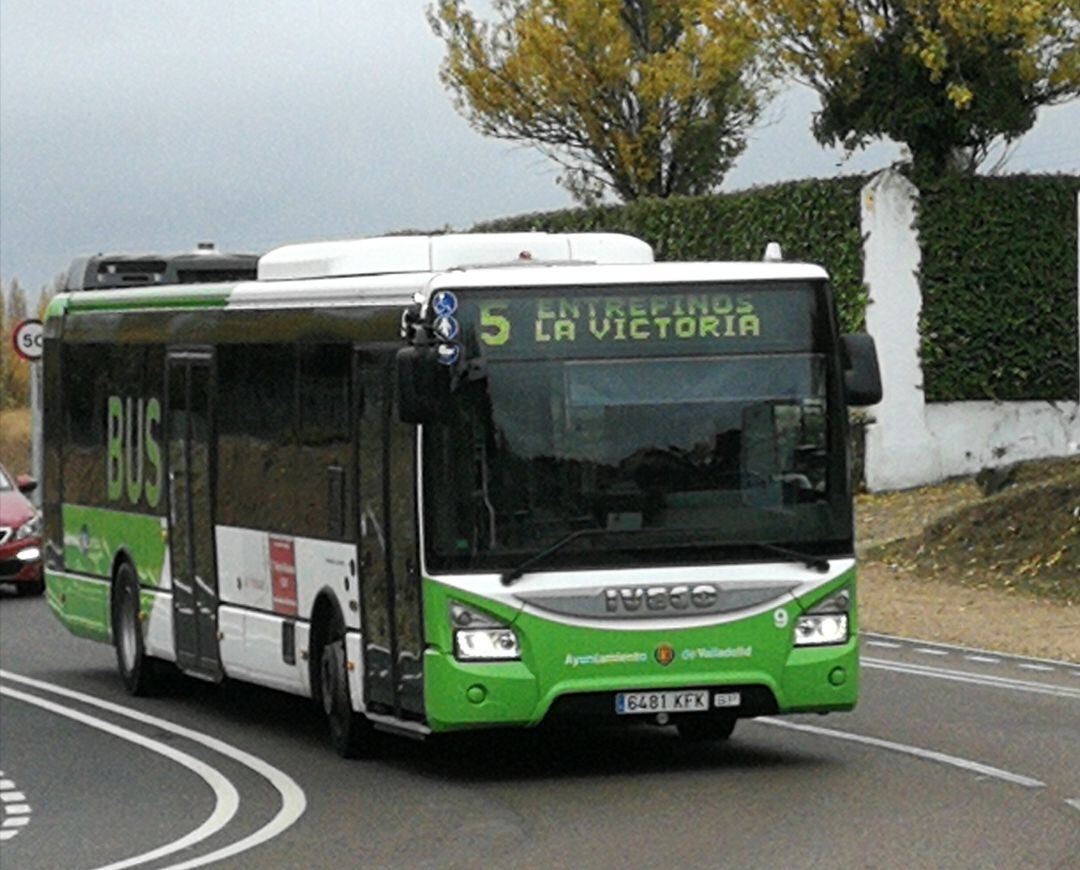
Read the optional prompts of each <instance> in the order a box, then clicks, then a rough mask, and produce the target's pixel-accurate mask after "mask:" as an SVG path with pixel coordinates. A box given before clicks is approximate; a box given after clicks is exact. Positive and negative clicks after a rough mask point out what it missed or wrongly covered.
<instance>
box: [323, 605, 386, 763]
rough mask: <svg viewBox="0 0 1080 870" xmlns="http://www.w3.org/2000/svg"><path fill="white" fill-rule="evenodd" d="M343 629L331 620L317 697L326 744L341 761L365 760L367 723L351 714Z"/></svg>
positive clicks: (369, 731) (368, 751) (369, 737)
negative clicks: (323, 717)
mask: <svg viewBox="0 0 1080 870" xmlns="http://www.w3.org/2000/svg"><path fill="white" fill-rule="evenodd" d="M346 660H347V656H346V653H345V627H344V626H343V625H342V624H341V621H340V619H339V618H338V617H336V616H335V617H334V620H333V622H332V624H331V625H330V628H329V631H328V633H327V638H326V643H325V644H324V645H323V648H322V657H321V660H320V662H319V690H320V691H319V694H320V696H321V697H322V707H323V712H324V713H325V714H326V722H327V724H328V725H329V727H330V742H331V743H332V744H333V746H334V749H335V751H336V752H337V754H338V755H340V756H341V757H342V758H365V757H368V756H370V755H371V754H372V749H373V746H372V744H373V740H372V738H373V736H374V734H373V731H374V729H373V728H372V727H371V723H370V722H369V721H368V720H367V719H366V718H365V717H364V716H361V715H360V714H359V713H356V712H354V711H353V708H352V703H351V701H350V699H349V673H348V670H347V668H346Z"/></svg>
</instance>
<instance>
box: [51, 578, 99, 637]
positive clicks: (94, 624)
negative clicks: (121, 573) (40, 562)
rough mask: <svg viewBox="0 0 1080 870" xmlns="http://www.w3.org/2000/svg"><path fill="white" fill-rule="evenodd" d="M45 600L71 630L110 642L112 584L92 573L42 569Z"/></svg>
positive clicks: (77, 633)
mask: <svg viewBox="0 0 1080 870" xmlns="http://www.w3.org/2000/svg"><path fill="white" fill-rule="evenodd" d="M45 589H46V596H47V598H46V600H47V601H48V602H49V607H50V608H52V611H53V613H55V614H56V617H57V619H59V620H60V621H61V622H62V623H63V624H64V625H65V626H66V627H67V630H68V631H70V632H71V633H72V634H75V635H78V636H79V637H88V638H90V639H91V640H99V641H102V642H104V643H112V619H111V618H110V605H111V591H112V590H111V584H110V583H109V582H108V581H106V580H99V579H96V578H93V577H78V576H76V575H74V574H65V573H62V572H59V571H46V572H45Z"/></svg>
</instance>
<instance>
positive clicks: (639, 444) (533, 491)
mask: <svg viewBox="0 0 1080 870" xmlns="http://www.w3.org/2000/svg"><path fill="white" fill-rule="evenodd" d="M666 298H667V304H668V308H669V309H670V308H671V307H672V306H673V305H674V303H673V301H672V300H673V299H675V298H678V297H675V296H673V295H671V294H668V295H667V297H666ZM733 298H734V297H733ZM793 298H796V299H798V301H799V304H798V305H795V306H792V307H789V309H788V311H789V313H790V312H791V311H794V312H795V314H794V319H795V320H799V319H800V318H799V312H800V311H802V312H804V318H803V320H802V324H801V326H802V329H801V330H797V329H794V328H792V327H791V324H790V322H789V323H788V324H787V326H786V327H785V330H786V338H784V339H783V347H782V349H781V348H780V347H778V346H777V344H778V343H779V342H778V340H777V339H776V336H775V334H773V335H766V336H765V338H766V339H768V340H769V341H770V342H772V345H771V346H770V347H769V350H770V352H768V353H759V352H754V351H755V349H756V348H755V342H753V341H750V342H748V343H745V344H742V345H740V346H739V347H738V349H737V350H738V351H739V352H729V353H723V354H717V353H715V352H714V353H712V354H706V353H703V352H702V351H703V350H706V349H707V345H708V342H703V341H702V337H701V336H700V335H695V336H694V340H687V341H686V342H685V343H684V344H679V343H678V342H677V341H671V342H666V341H660V340H657V341H647V342H646V341H642V342H640V343H639V342H633V341H630V340H628V341H627V342H626V343H625V344H620V345H614V346H613V347H614V348H615V351H613V350H611V349H608V351H607V353H606V354H605V355H603V356H601V355H600V354H599V353H598V352H597V350H596V348H595V345H594V344H589V345H587V346H582V347H579V348H577V350H578V351H579V353H574V350H575V348H574V347H573V345H574V344H576V342H569V343H564V344H563V346H562V347H560V348H559V349H558V351H559V356H558V357H557V358H552V357H555V356H556V354H555V353H553V352H547V353H545V354H540V353H537V352H536V350H535V342H533V341H526V342H525V343H524V345H523V346H520V347H519V348H515V349H513V351H512V352H511V351H510V350H509V349H507V348H506V347H505V346H504V345H499V346H498V349H497V350H496V352H494V353H493V352H491V351H490V349H489V348H485V347H484V346H483V345H484V342H483V336H484V332H483V326H484V324H483V315H484V313H485V312H480V313H481V317H480V318H473V317H471V315H470V311H469V309H468V307H467V306H466V305H465V304H464V303H463V306H462V307H463V311H462V322H463V331H464V332H465V333H466V340H465V346H466V353H467V354H469V355H473V356H481V357H485V358H486V371H485V375H484V377H482V378H479V379H476V380H473V381H471V382H468V383H466V384H465V385H464V386H462V387H461V388H460V390H459V391H458V392H457V393H455V394H454V395H453V397H452V399H451V401H452V404H453V407H452V409H451V412H450V414H449V420H448V422H447V423H445V424H436V425H430V426H428V427H426V428H425V430H424V468H423V473H424V482H425V486H424V505H425V507H424V512H425V540H426V554H427V561H428V567H429V568H431V569H432V570H435V571H438V570H444V571H447V570H451V571H454V570H456V571H490V570H504V569H506V568H508V567H511V566H513V565H514V564H517V563H518V562H520V561H521V560H522V559H523V558H528V557H529V556H530V555H531V554H534V553H537V552H540V551H542V550H543V549H545V548H546V547H549V546H551V544H552V543H554V542H556V541H558V540H559V539H561V538H564V537H566V536H567V535H569V534H572V533H574V532H576V531H579V530H585V529H597V530H602V532H603V533H602V534H587V535H586V534H583V535H581V536H579V537H578V538H577V539H575V540H573V541H571V542H569V543H568V544H567V545H566V546H565V547H560V548H559V549H558V552H556V553H553V554H552V556H551V559H550V561H548V560H545V565H544V567H560V568H568V567H599V566H618V565H635V564H677V563H683V562H701V561H723V560H724V559H726V558H734V557H738V558H743V559H745V558H753V559H761V558H763V556H762V554H761V552H760V550H759V551H758V552H750V551H752V550H753V549H754V546H753V545H754V544H755V543H760V542H771V543H776V544H790V545H795V546H798V547H800V549H803V550H817V551H819V552H820V547H821V545H822V544H823V543H828V542H835V541H843V540H844V539H845V538H846V539H848V540H850V534H851V533H850V510H849V509H845V503H846V501H847V499H848V493H847V491H846V486H845V485H844V484H843V483H842V482H840V483H838V481H842V475H837V474H835V469H833V468H831V466H830V457H833V460H834V463H835V459H836V457H835V454H836V452H837V451H836V448H834V447H832V445H834V444H836V443H837V442H836V439H835V435H836V433H835V432H832V431H831V429H832V428H833V427H832V426H831V425H830V414H829V409H830V407H832V406H834V405H835V404H837V403H835V402H832V403H831V402H830V395H829V389H828V383H829V375H828V371H829V360H828V354H827V353H826V352H825V348H824V347H823V345H824V344H826V343H827V342H826V341H824V340H823V339H822V338H821V336H820V335H818V336H817V337H815V333H819V332H820V330H815V328H814V324H813V320H814V319H815V318H813V317H812V316H810V315H811V314H812V311H813V304H812V300H813V294H812V292H811V290H810V288H809V287H802V288H799V289H798V290H797V291H796V295H795V297H793ZM789 301H790V300H789ZM735 304H737V303H735ZM522 307H523V306H522V303H521V302H520V300H514V304H513V305H507V306H505V307H504V308H503V309H502V310H503V311H504V312H505V313H506V315H507V318H508V321H509V324H510V326H509V332H510V340H508V341H507V342H505V344H510V343H512V337H513V330H514V328H515V327H518V326H519V324H520V321H521V320H523V319H524V320H525V321H526V323H529V324H530V326H531V332H530V335H529V336H528V337H529V338H535V336H536V335H539V334H540V332H539V330H538V329H537V328H536V326H535V323H534V322H533V321H532V318H531V317H522V316H521V315H520V314H519V310H520V309H521V308H522ZM683 307H684V308H685V305H684V306H683ZM757 307H758V312H759V313H762V309H763V307H764V308H765V309H767V308H768V306H761V305H758V306H757ZM485 308H486V313H487V316H488V319H489V320H490V317H491V316H492V315H491V313H490V312H491V310H492V309H491V308H490V306H485ZM647 308H648V304H647V303H646V310H647ZM626 309H627V310H629V304H628V305H627V306H626ZM496 310H498V309H496ZM538 310H553V311H556V312H558V306H557V304H553V305H549V306H547V307H540V306H538ZM567 313H568V315H571V316H572V311H568V312H567ZM579 323H580V321H579ZM548 325H549V324H544V326H545V327H547V326H548ZM550 325H551V326H552V327H554V323H552V324H550ZM499 328H500V329H501V330H503V331H504V332H505V331H506V327H505V326H503V325H500V326H499ZM612 328H613V327H612ZM564 329H565V327H564ZM653 330H654V331H655V319H654V325H653ZM761 331H762V332H765V330H764V329H762V330H761ZM687 332H689V330H688V329H687ZM491 334H492V335H494V334H495V332H494V331H492V332H491ZM552 334H553V333H552ZM639 334H643V330H639ZM477 335H478V336H479V340H475V341H474V340H471V339H474V338H475V337H476V336H477ZM764 344H765V343H764V342H762V343H759V344H758V347H761V346H763V345H764ZM665 345H666V347H665ZM544 350H545V351H547V348H544ZM664 350H667V351H668V352H667V353H666V354H664V355H661V353H662V351H664ZM679 351H683V352H682V353H679ZM615 352H618V353H619V355H618V356H616V355H614V354H615ZM841 443H842V442H841ZM842 449H843V448H842V447H841V448H840V450H841V451H842ZM840 461H841V466H843V465H844V462H843V455H842V452H841V456H840Z"/></svg>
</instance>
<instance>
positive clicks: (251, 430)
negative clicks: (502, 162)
mask: <svg viewBox="0 0 1080 870" xmlns="http://www.w3.org/2000/svg"><path fill="white" fill-rule="evenodd" d="M652 260H653V257H652V251H651V249H650V248H649V246H648V245H646V244H645V243H644V242H641V241H640V240H637V239H634V238H631V237H629V236H623V235H618V234H604V233H597V234H590V233H582V234H545V233H524V234H522V233H517V234H490V235H469V234H461V235H445V236H432V237H427V236H400V237H387V238H372V239H361V240H357V241H346V242H327V243H318V244H307V245H292V246H287V247H284V248H280V249H278V250H276V251H273V252H271V253H269V254H267V255H265V256H264V257H262V258H261V259H260V260H259V262H258V267H257V277H256V278H255V279H254V280H246V281H229V282H218V283H209V284H184V285H175V286H150V287H133V288H121V289H105V290H95V291H93V292H87V291H82V292H71V293H67V294H64V295H61V296H59V297H57V298H56V299H55V300H54V301H53V303H52V305H51V307H50V309H49V313H48V318H47V321H46V325H45V368H44V379H45V441H44V453H45V468H44V502H45V527H46V528H45V532H46V541H47V544H46V577H47V587H48V601H49V604H50V606H51V607H52V609H53V610H54V611H55V613H56V615H57V616H58V617H59V618H60V620H61V621H62V622H63V623H64V624H65V625H66V626H67V627H68V628H69V629H70V630H71V631H72V632H74V633H75V634H77V635H81V636H84V637H88V638H93V639H96V640H99V641H104V642H108V643H112V644H113V645H114V646H115V648H116V653H117V661H118V664H119V669H120V673H121V675H122V677H123V681H124V683H125V685H126V687H127V689H128V690H129V691H131V692H133V693H136V694H139V693H146V692H151V691H153V689H154V687H155V684H156V683H157V682H158V681H159V680H160V678H161V676H162V668H163V667H171V666H175V667H176V668H178V669H179V670H180V671H182V672H184V673H186V674H190V675H192V676H194V677H198V678H202V679H205V680H211V681H221V680H223V679H225V678H229V679H237V680H244V681H248V682H252V683H258V684H261V685H264V686H270V687H273V688H275V689H280V690H283V691H286V692H291V693H295V694H298V695H303V696H308V697H311V698H313V699H315V700H316V701H317V703H318V704H320V705H321V707H322V709H323V710H325V713H326V716H327V719H328V722H329V730H330V734H331V738H332V741H333V743H334V746H335V748H336V749H337V750H338V751H339V752H341V753H342V754H344V755H356V754H361V753H363V752H365V751H370V747H371V746H372V745H373V743H372V741H371V740H370V739H369V738H370V732H371V729H372V728H376V729H380V730H388V731H394V732H398V733H407V734H411V735H416V736H423V735H428V734H432V733H437V732H446V731H452V730H457V729H466V728H489V727H502V726H526V727H527V726H534V725H538V724H540V723H542V722H548V721H554V720H564V721H565V720H569V721H581V722H585V721H598V722H603V721H612V722H619V721H623V722H653V723H657V724H661V725H663V724H673V725H675V726H677V728H678V730H679V732H680V733H681V734H682V735H684V736H686V737H690V738H696V739H723V738H725V737H727V736H728V735H730V733H731V731H732V728H733V727H734V724H735V721H736V719H738V718H741V717H752V716H758V715H763V714H778V713H780V714H782V713H797V712H808V711H815V712H830V711H838V710H850V709H851V708H852V707H853V706H854V705H855V702H856V699H857V696H858V681H859V670H858V649H857V628H858V618H857V613H856V607H855V562H854V548H853V534H852V491H851V483H850V480H849V471H848V464H849V463H848V447H847V444H848V422H847V420H848V406H849V405H856V404H873V403H874V402H876V401H877V400H878V399H879V398H880V381H879V378H878V372H877V362H876V357H875V354H874V348H873V343H872V341H871V340H870V339H869V338H867V337H866V336H841V335H840V334H839V332H838V329H837V320H836V314H835V306H834V301H833V297H832V293H831V290H830V287H829V283H828V278H827V275H826V274H825V272H824V271H823V270H822V269H821V268H819V267H817V266H813V265H806V264H797V263H786V262H781V261H777V258H776V257H775V256H774V257H771V258H767V260H766V261H763V262H743V263H655V262H653V261H652ZM166 663H173V664H172V665H171V666H169V665H166Z"/></svg>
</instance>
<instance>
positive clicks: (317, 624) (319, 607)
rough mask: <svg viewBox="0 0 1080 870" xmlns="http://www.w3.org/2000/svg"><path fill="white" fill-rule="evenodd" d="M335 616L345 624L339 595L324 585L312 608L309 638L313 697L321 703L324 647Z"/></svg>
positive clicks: (309, 675) (309, 670)
mask: <svg viewBox="0 0 1080 870" xmlns="http://www.w3.org/2000/svg"><path fill="white" fill-rule="evenodd" d="M335 618H336V619H337V620H338V622H339V623H340V624H341V625H342V626H344V625H345V614H344V612H343V611H342V609H341V603H340V602H339V601H338V599H337V595H335V594H334V591H333V590H332V589H331V588H330V587H329V586H324V587H323V588H322V589H320V590H319V592H318V593H317V594H316V595H315V603H314V604H313V605H312V608H311V634H310V636H309V638H308V681H309V684H310V686H311V697H312V698H313V699H314V701H315V702H316V704H319V705H321V704H322V682H321V680H320V675H319V668H320V666H321V662H322V652H323V647H324V646H325V645H326V639H327V637H328V636H329V633H330V631H329V630H330V624H331V622H332V621H333V620H334V619H335Z"/></svg>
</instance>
